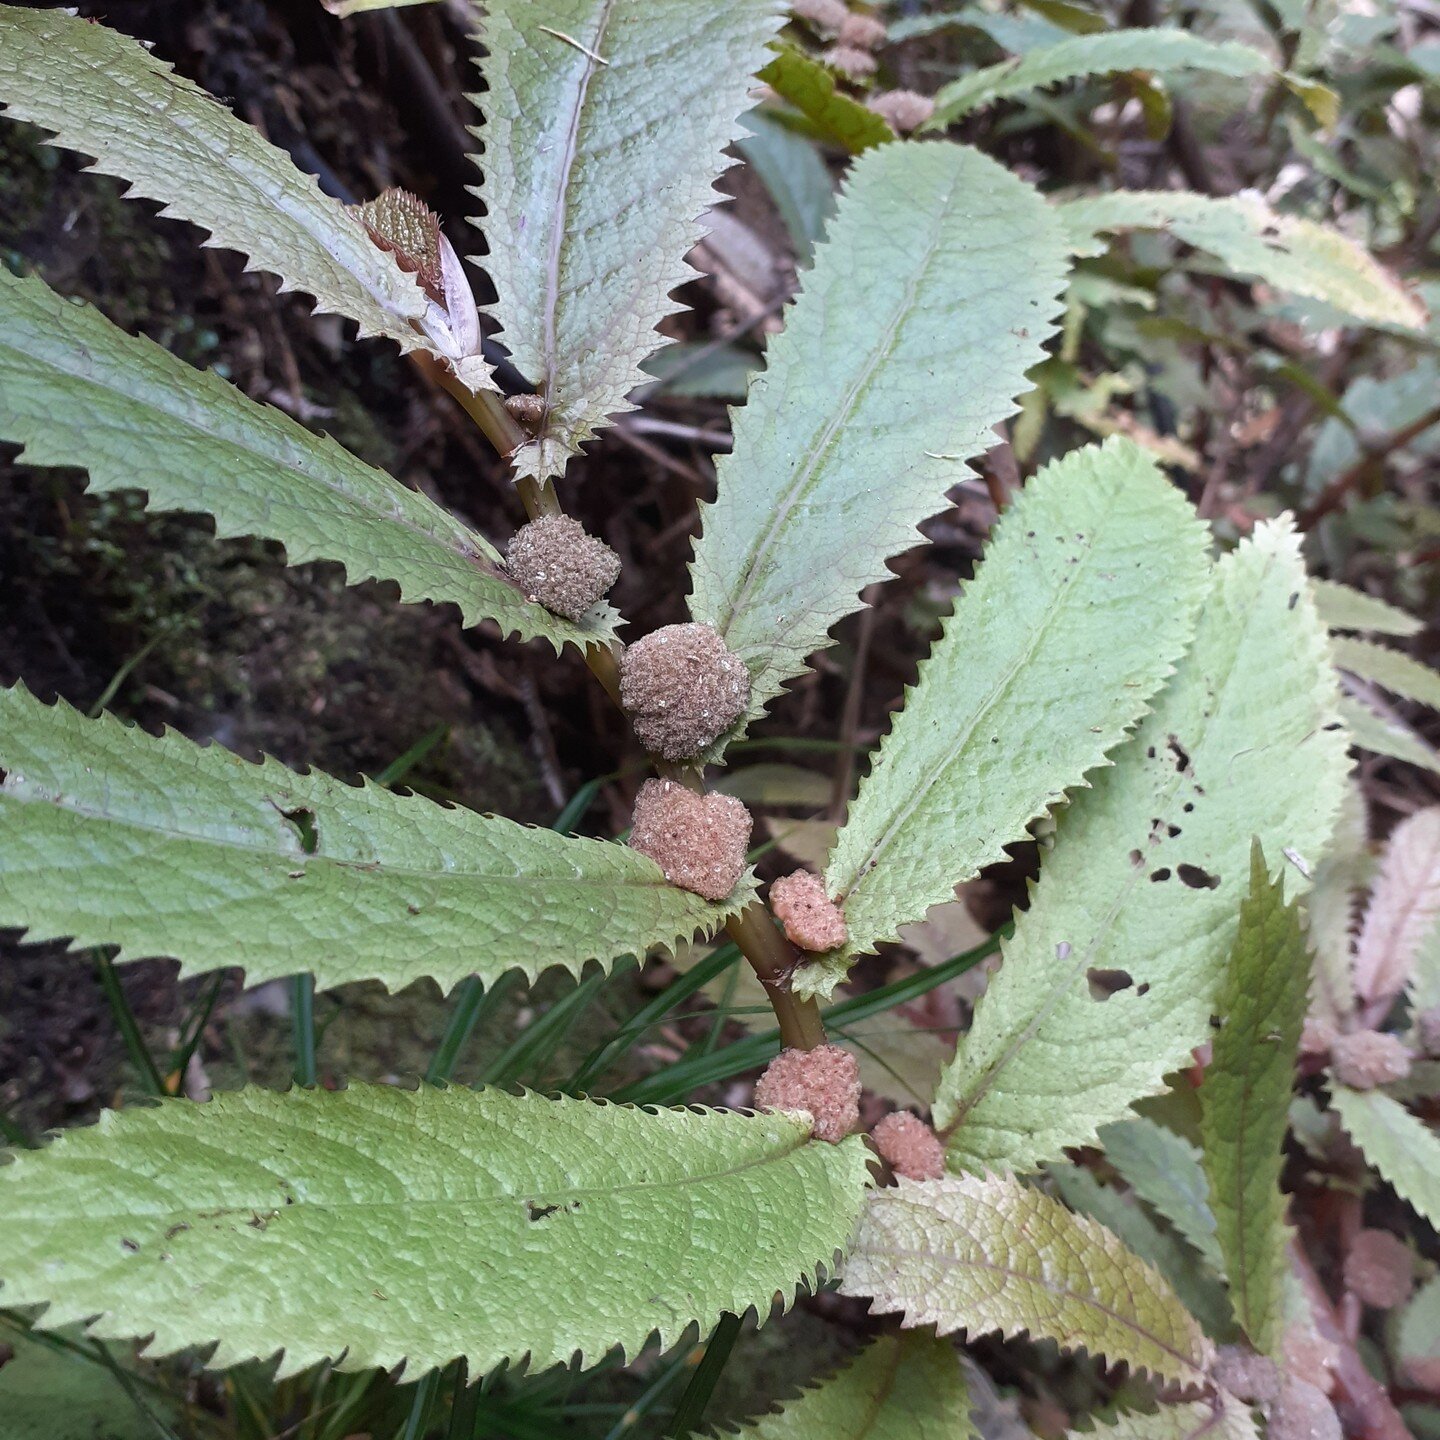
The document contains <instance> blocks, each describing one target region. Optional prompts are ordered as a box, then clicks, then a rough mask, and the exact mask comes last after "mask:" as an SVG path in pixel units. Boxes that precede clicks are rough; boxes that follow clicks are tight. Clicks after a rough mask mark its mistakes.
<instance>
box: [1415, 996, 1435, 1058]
mask: <svg viewBox="0 0 1440 1440" xmlns="http://www.w3.org/2000/svg"><path fill="white" fill-rule="evenodd" d="M1415 1040H1416V1043H1417V1044H1418V1045H1419V1046H1420V1052H1421V1054H1423V1055H1427V1056H1429V1058H1430V1059H1432V1060H1440V1005H1435V1006H1432V1007H1431V1008H1430V1009H1429V1010H1422V1011H1421V1012H1420V1013H1419V1014H1418V1015H1417V1016H1416V1017H1415Z"/></svg>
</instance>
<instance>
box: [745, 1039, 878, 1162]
mask: <svg viewBox="0 0 1440 1440" xmlns="http://www.w3.org/2000/svg"><path fill="white" fill-rule="evenodd" d="M755 1108H756V1109H757V1110H808V1111H809V1112H810V1118H811V1122H812V1132H813V1134H814V1136H815V1138H816V1139H817V1140H826V1141H829V1143H830V1144H832V1145H838V1144H839V1143H840V1141H841V1140H843V1139H844V1138H845V1137H846V1136H847V1135H849V1134H851V1133H852V1132H853V1131H854V1130H855V1128H856V1126H858V1125H859V1123H860V1063H859V1061H857V1060H856V1059H855V1057H854V1056H853V1055H852V1054H851V1053H850V1052H849V1051H848V1050H842V1049H841V1048H840V1047H839V1046H838V1045H821V1046H819V1047H818V1048H817V1049H815V1050H782V1051H781V1052H780V1053H779V1054H778V1055H777V1056H776V1057H775V1058H774V1059H773V1060H772V1061H771V1062H770V1064H769V1065H768V1066H767V1067H766V1070H765V1073H764V1074H763V1075H762V1076H761V1077H760V1079H759V1080H758V1081H757V1082H756V1085H755Z"/></svg>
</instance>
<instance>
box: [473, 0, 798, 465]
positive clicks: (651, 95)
mask: <svg viewBox="0 0 1440 1440" xmlns="http://www.w3.org/2000/svg"><path fill="white" fill-rule="evenodd" d="M779 20H780V12H779V5H778V3H777V0H727V3H726V4H723V5H716V4H713V3H711V0H670V3H668V4H665V5H646V4H627V3H620V0H490V3H489V4H487V5H486V6H485V18H484V21H483V23H482V37H481V38H482V39H483V42H484V45H485V52H486V54H485V59H484V61H483V62H482V67H481V68H482V70H483V73H484V77H485V84H486V87H487V88H486V91H485V93H484V94H483V95H477V96H475V97H474V98H475V103H476V104H477V105H479V106H480V108H481V109H482V110H483V111H484V114H485V127H484V129H483V130H477V131H476V132H475V133H476V135H477V136H478V137H479V138H480V139H482V140H483V141H484V145H485V158H484V169H485V181H484V186H483V188H482V189H481V190H478V191H477V192H476V193H477V194H479V195H480V196H481V198H482V199H483V200H484V202H485V209H486V214H487V218H486V219H485V221H483V222H482V223H483V228H484V231H485V236H486V239H487V240H488V242H489V253H488V255H486V256H485V257H484V260H483V262H482V263H483V265H484V268H485V269H486V270H487V271H488V272H489V275H490V278H491V280H492V281H493V282H494V284H495V290H496V293H497V296H498V299H497V300H496V302H495V304H494V306H493V307H492V310H491V313H492V314H493V316H494V318H495V319H496V320H497V321H499V323H500V326H501V335H500V340H501V343H502V344H504V345H505V346H506V347H507V348H508V349H509V351H510V354H511V358H512V359H513V360H514V362H515V365H516V366H517V368H518V369H519V370H520V372H521V373H522V374H523V375H524V376H525V377H526V378H527V379H529V380H530V381H531V382H532V383H533V384H534V386H535V388H536V390H537V392H538V393H539V394H540V396H541V397H542V399H543V400H544V401H545V402H546V405H547V411H546V415H545V418H544V420H543V422H542V423H541V425H540V427H539V429H538V431H537V432H536V433H535V436H534V438H533V439H532V440H531V441H530V442H529V443H528V444H526V445H524V446H522V447H521V449H520V451H519V452H518V453H517V454H516V455H515V457H514V461H515V467H516V471H517V473H518V474H520V475H532V476H541V477H543V476H547V475H555V474H559V473H560V472H561V471H562V470H563V469H564V468H565V463H566V461H567V460H568V458H569V457H570V456H571V455H572V454H574V453H575V451H576V450H578V449H579V447H580V446H581V445H582V444H583V443H584V442H585V441H586V440H588V439H589V438H590V437H591V436H592V435H593V434H594V433H595V431H596V430H597V429H598V428H599V427H600V426H601V425H603V424H604V423H605V422H606V417H607V416H611V415H615V414H618V413H620V412H622V411H625V410H630V409H633V408H634V407H633V406H632V405H630V404H628V403H627V402H626V399H625V397H626V395H628V394H629V392H630V391H631V390H633V389H634V388H635V387H636V386H637V385H639V384H642V383H643V382H644V381H645V379H646V375H645V372H644V371H643V370H642V369H641V368H640V362H641V361H643V360H644V359H645V358H646V356H648V355H650V354H652V353H653V352H654V351H656V350H658V349H659V348H660V346H661V345H662V344H664V341H663V340H662V338H661V337H660V336H659V335H658V334H657V333H656V330H655V327H656V326H657V325H658V324H659V323H660V321H661V320H663V319H664V318H665V317H666V316H667V315H672V314H674V313H675V312H676V311H677V310H680V309H682V308H684V307H683V306H681V305H679V304H677V303H676V302H675V301H674V300H672V299H671V298H670V292H671V291H672V290H674V289H675V287H676V286H677V285H681V284H683V283H684V282H685V281H686V280H688V279H690V278H691V277H692V275H693V274H694V271H693V270H692V269H691V267H690V266H689V265H688V264H686V262H685V259H684V257H685V253H686V252H687V251H688V250H689V249H690V248H691V247H692V246H693V245H694V244H695V242H696V241H697V240H699V239H700V238H701V236H702V234H703V227H702V225H701V224H700V216H701V215H702V213H703V212H704V211H705V210H707V209H709V208H710V207H711V206H712V205H713V204H714V203H715V202H716V200H717V196H716V195H715V193H714V191H713V189H712V185H713V182H714V180H715V178H716V177H717V176H718V175H719V174H720V173H721V172H722V171H723V170H724V169H726V167H727V166H728V165H729V164H731V163H732V162H731V161H729V160H727V159H726V158H725V156H724V154H723V153H722V152H723V151H724V149H725V147H726V146H727V145H729V144H731V143H732V142H733V141H735V140H737V139H739V138H740V136H741V135H742V134H743V133H744V132H743V130H742V129H741V126H740V115H741V114H742V112H744V111H745V110H746V109H748V108H749V101H748V98H747V96H748V92H749V90H750V88H751V86H752V85H753V84H754V75H755V72H756V71H757V70H758V69H759V68H760V67H761V66H762V65H763V64H764V63H765V55H766V50H765V46H766V44H767V42H768V41H769V40H770V38H771V37H772V36H773V35H774V33H775V30H776V28H777V27H778V25H779Z"/></svg>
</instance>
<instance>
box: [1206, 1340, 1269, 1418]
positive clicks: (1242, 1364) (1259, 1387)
mask: <svg viewBox="0 0 1440 1440" xmlns="http://www.w3.org/2000/svg"><path fill="white" fill-rule="evenodd" d="M1210 1374H1211V1377H1212V1378H1213V1379H1214V1381H1215V1383H1216V1384H1217V1385H1219V1386H1220V1387H1221V1388H1222V1389H1224V1390H1228V1391H1229V1392H1230V1393H1231V1394H1232V1395H1233V1396H1235V1398H1236V1399H1237V1400H1243V1401H1244V1402H1245V1403H1246V1404H1247V1405H1268V1404H1270V1403H1271V1401H1273V1400H1276V1399H1278V1398H1279V1395H1280V1369H1279V1367H1278V1366H1277V1365H1276V1364H1275V1362H1274V1361H1273V1360H1271V1359H1270V1358H1269V1356H1267V1355H1257V1354H1256V1353H1255V1351H1253V1350H1251V1349H1248V1348H1247V1347H1246V1346H1243V1345H1222V1346H1221V1347H1220V1349H1219V1351H1218V1353H1217V1354H1216V1356H1215V1361H1214V1363H1213V1364H1212V1365H1211V1366H1210Z"/></svg>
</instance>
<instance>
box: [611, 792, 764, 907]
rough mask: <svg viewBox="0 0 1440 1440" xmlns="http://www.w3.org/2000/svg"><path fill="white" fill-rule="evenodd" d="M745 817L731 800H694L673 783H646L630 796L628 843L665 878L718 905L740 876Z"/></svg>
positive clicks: (746, 842) (747, 823) (692, 794)
mask: <svg viewBox="0 0 1440 1440" xmlns="http://www.w3.org/2000/svg"><path fill="white" fill-rule="evenodd" d="M750 826H751V820H750V812H749V811H748V810H747V809H746V808H745V806H744V805H742V804H741V803H740V801H739V800H737V799H735V797H734V796H733V795H697V794H696V793H695V792H694V791H693V790H687V789H686V788H685V787H684V786H683V785H677V784H676V783H675V782H674V781H673V780H647V781H646V782H645V783H644V784H643V785H642V786H641V787H640V793H639V794H638V795H637V796H636V797H635V819H634V826H633V828H632V829H631V831H630V844H631V847H632V848H633V849H636V850H638V851H639V852H640V853H641V854H642V855H648V856H649V857H650V858H651V859H652V860H653V861H654V862H655V863H656V864H657V865H658V866H659V867H660V868H661V869H662V870H663V871H664V872H665V878H666V879H667V880H668V881H669V882H670V883H671V884H672V885H678V886H679V887H680V889H682V890H691V891H693V892H694V893H695V894H696V895H703V896H704V897H705V898H706V899H707V900H723V899H725V897H726V896H727V895H729V893H730V892H731V891H732V890H733V889H734V888H735V886H736V884H737V883H738V882H739V879H740V877H741V876H742V875H743V874H744V873H745V851H746V849H747V848H748V847H749V844H750Z"/></svg>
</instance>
